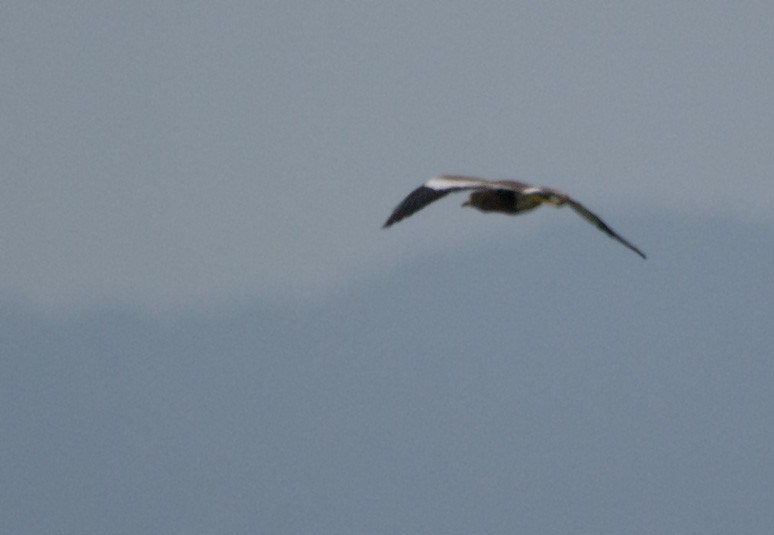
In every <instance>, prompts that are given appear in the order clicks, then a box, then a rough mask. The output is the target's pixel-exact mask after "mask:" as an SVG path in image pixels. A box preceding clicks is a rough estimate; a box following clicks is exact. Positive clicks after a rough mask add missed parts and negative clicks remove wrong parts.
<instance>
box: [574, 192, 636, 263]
mask: <svg viewBox="0 0 774 535" xmlns="http://www.w3.org/2000/svg"><path fill="white" fill-rule="evenodd" d="M564 200H565V202H566V203H567V204H569V205H570V206H571V207H572V209H573V210H575V211H576V212H578V213H579V214H580V215H581V217H583V218H584V219H585V220H587V221H589V222H590V223H591V224H593V225H594V226H595V227H597V228H598V229H599V230H601V231H602V232H604V233H605V234H607V235H608V236H610V237H611V238H613V239H614V240H618V241H619V242H621V243H622V244H624V245H625V246H626V247H628V248H629V249H631V250H632V251H634V252H635V253H637V254H638V255H640V256H641V257H642V258H643V259H644V258H647V257H646V256H645V253H643V252H642V251H640V250H639V249H638V248H637V247H635V246H634V245H633V244H632V243H630V242H629V241H627V240H626V239H624V238H623V236H621V235H620V234H618V233H617V232H615V231H614V230H613V229H611V228H610V227H609V226H607V223H605V222H604V221H602V220H601V219H600V218H599V216H597V214H595V213H594V212H592V211H591V210H589V209H588V208H586V207H585V206H583V205H582V204H581V203H579V202H578V201H576V200H575V199H573V198H571V197H569V196H567V195H565V196H564Z"/></svg>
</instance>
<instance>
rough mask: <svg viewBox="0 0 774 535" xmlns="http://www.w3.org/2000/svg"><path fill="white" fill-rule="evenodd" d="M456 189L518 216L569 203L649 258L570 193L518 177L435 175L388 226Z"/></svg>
mask: <svg viewBox="0 0 774 535" xmlns="http://www.w3.org/2000/svg"><path fill="white" fill-rule="evenodd" d="M456 191H470V192H471V193H470V196H469V197H468V200H467V201H466V202H465V203H464V204H463V205H462V206H472V207H473V208H477V209H478V210H481V211H482V212H501V213H504V214H509V215H516V214H520V213H522V212H527V211H530V210H534V209H535V208H537V207H538V206H540V205H541V204H551V205H553V206H556V207H559V206H563V205H565V204H567V205H569V206H570V207H572V208H573V210H575V211H576V212H577V213H578V214H580V215H581V216H582V217H583V218H584V219H586V220H587V221H589V222H590V223H592V224H594V225H595V226H596V227H597V228H598V229H599V230H601V231H602V232H604V233H605V234H607V235H608V236H610V237H611V238H613V239H615V240H618V241H619V242H621V243H622V244H623V245H625V246H626V247H628V248H629V249H631V250H632V251H634V252H635V253H637V254H638V255H640V256H641V257H642V258H645V254H644V253H643V252H642V251H640V250H639V249H638V248H637V247H635V246H634V245H632V244H631V243H629V242H628V241H626V240H625V239H624V238H622V237H621V236H620V235H618V234H617V233H616V232H614V231H613V229H611V228H610V227H608V226H607V224H605V223H604V222H603V221H602V220H601V219H600V218H599V217H597V216H596V215H595V214H594V213H593V212H591V211H590V210H588V209H587V208H586V207H585V206H583V205H582V204H580V203H579V202H577V201H575V200H574V199H572V198H571V197H570V196H569V195H567V194H566V193H563V192H561V191H559V190H555V189H552V188H543V187H539V186H532V185H530V184H525V183H523V182H517V181H515V180H484V179H480V178H475V177H469V176H458V175H444V176H439V177H435V178H431V179H430V180H428V181H427V182H425V183H424V184H423V185H421V186H419V187H418V188H417V189H415V190H414V191H412V192H411V193H410V194H409V195H408V196H407V197H406V198H405V199H403V201H402V202H401V203H400V204H399V205H398V206H397V208H395V210H394V211H393V212H392V215H390V217H389V219H387V222H386V223H385V224H384V228H386V227H389V226H390V225H392V224H394V223H397V222H398V221H400V220H401V219H404V218H406V217H408V216H410V215H412V214H413V213H415V212H418V211H419V210H421V209H422V208H424V207H425V206H427V205H428V204H430V203H431V202H433V201H437V200H438V199H440V198H442V197H445V196H446V195H448V194H449V193H452V192H456Z"/></svg>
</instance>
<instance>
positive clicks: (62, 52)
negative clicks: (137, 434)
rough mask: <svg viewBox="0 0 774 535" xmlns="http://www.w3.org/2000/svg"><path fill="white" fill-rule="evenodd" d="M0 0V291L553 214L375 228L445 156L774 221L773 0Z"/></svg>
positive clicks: (340, 259) (310, 256)
mask: <svg viewBox="0 0 774 535" xmlns="http://www.w3.org/2000/svg"><path fill="white" fill-rule="evenodd" d="M0 9H2V21H0V25H2V26H1V29H2V35H3V46H2V49H3V50H2V53H1V54H2V55H0V58H2V59H1V60H0V61H2V72H3V76H2V86H3V95H4V97H3V102H2V104H1V106H2V125H1V126H0V136H1V137H0V143H2V146H3V147H4V150H3V153H4V154H5V157H4V158H3V162H2V164H0V165H2V169H1V172H2V180H3V190H4V191H3V195H2V201H0V202H2V210H0V227H1V228H2V229H3V231H2V233H0V240H2V242H0V245H1V246H2V249H3V251H4V255H3V269H2V270H1V274H0V289H2V291H3V292H4V293H7V294H12V295H15V296H17V297H20V298H23V299H29V300H32V301H33V302H35V303H37V304H39V305H43V306H56V307H62V306H67V305H72V304H75V305H84V304H85V305H94V304H100V303H104V302H118V303H121V302H132V303H134V304H136V305H142V306H149V307H151V308H157V307H166V306H169V305H176V304H191V303H196V302H199V300H201V299H206V300H207V301H208V302H212V301H213V300H216V301H217V300H228V299H231V298H245V297H259V298H272V299H279V300H284V299H286V298H288V297H292V298H299V297H300V298H304V297H310V296H313V295H319V292H320V291H323V292H325V293H327V292H330V291H331V290H335V289H336V288H341V287H342V286H343V285H346V284H347V283H348V281H351V280H364V279H368V278H369V277H373V276H376V275H377V274H378V273H379V272H380V271H382V270H384V269H393V268H395V267H396V266H398V265H399V264H400V263H401V262H403V261H404V260H405V259H406V258H410V257H411V256H413V255H416V254H418V253H419V252H420V251H422V250H423V249H425V248H426V247H432V248H433V249H435V250H442V249H445V248H458V247H463V248H464V247H466V246H469V244H470V243H472V241H473V240H474V239H476V238H477V237H480V236H481V235H483V234H486V233H488V232H491V231H493V229H497V232H511V233H512V234H511V235H510V236H512V239H513V241H514V242H516V243H517V242H518V241H519V237H518V236H519V234H518V233H519V232H521V229H520V228H518V227H522V226H524V225H527V226H528V228H529V231H528V232H545V230H544V229H542V227H541V226H540V224H539V223H535V224H533V225H530V223H525V222H524V221H523V220H519V221H518V222H516V221H512V220H510V219H501V218H496V219H495V220H490V221H481V220H480V218H476V219H475V220H471V217H472V214H468V213H465V214H461V213H457V212H458V210H456V207H454V206H452V204H454V203H451V204H449V205H448V206H445V207H440V206H439V207H434V211H435V213H434V214H433V215H432V216H428V217H432V218H433V221H432V223H431V222H427V221H412V222H411V223H412V225H413V226H414V228H413V229H410V230H405V231H403V230H401V229H397V228H396V229H395V232H390V233H389V234H385V233H382V232H380V231H379V225H380V224H381V223H382V222H383V219H384V218H385V217H386V215H387V214H388V213H389V211H390V210H391V209H392V208H393V206H394V205H395V204H396V203H397V202H398V201H399V200H400V198H401V197H402V196H403V195H404V194H405V193H407V192H408V191H409V190H410V188H413V187H415V186H416V185H417V184H419V183H420V182H422V181H424V180H426V179H427V178H429V177H431V176H434V175H436V174H439V173H444V172H463V173H469V174H480V175H483V176H490V177H515V178H520V179H522V180H525V181H532V182H537V183H546V184H549V185H554V186H556V187H560V188H563V189H565V190H567V191H569V192H570V193H573V194H575V195H577V196H578V197H579V198H580V199H581V200H583V201H585V202H586V203H588V204H589V205H590V206H591V207H592V208H594V209H596V210H597V211H599V212H601V214H602V215H607V217H608V219H612V221H611V224H615V217H616V216H618V215H620V214H621V213H629V212H632V211H634V212H636V213H638V214H640V215H641V216H642V217H645V218H656V217H662V216H664V215H668V214H675V213H681V214H685V215H686V216H688V217H699V216H706V215H712V214H719V215H721V216H723V217H727V218H731V219H739V220H743V221H757V222H759V223H762V224H770V223H771V210H770V207H771V205H772V202H773V201H774V185H773V184H772V181H771V178H770V177H771V175H772V170H774V156H772V151H771V150H770V147H771V143H770V141H771V139H772V137H774V136H773V135H772V134H773V133H772V129H773V128H774V127H773V126H772V125H773V124H774V121H773V120H772V119H773V118H772V113H774V112H772V110H774V106H773V104H774V102H772V100H773V99H774V97H773V96H772V95H774V66H773V65H772V62H771V61H770V54H769V51H770V50H771V49H772V45H774V31H772V30H773V28H772V25H774V22H772V21H774V7H772V6H771V4H770V3H768V2H745V3H741V4H730V3H727V2H641V3H634V4H632V3H627V4H623V3H611V2H587V3H583V4H579V3H576V2H540V3H530V4H518V3H513V2H492V3H488V4H480V3H472V2H471V3H464V2H452V3H449V2H446V3H444V4H434V3H416V2H413V1H412V2H409V1H407V2H390V3H384V4H383V3H374V2H257V3H231V4H228V5H218V6H215V5H213V4H211V3H209V2H200V3H191V2H187V3H174V2H165V3H154V4H135V3H129V4H121V3H113V4H109V3H91V2H69V3H31V2H6V3H4V6H3V7H2V8H0ZM552 216H554V217H556V216H555V215H554V214H552ZM538 220H539V221H545V220H546V219H545V218H544V217H542V216H540V217H538ZM471 221H475V224H473V225H471ZM567 224H573V223H571V222H569V221H568V222H567ZM444 227H445V229H446V230H445V231H444V230H442V229H443V228H444ZM506 229H507V230H506ZM620 230H621V232H622V233H624V234H625V235H629V236H631V238H632V240H633V241H635V242H636V241H637V240H636V238H637V237H638V236H637V234H638V231H639V233H640V234H641V232H642V231H641V230H639V229H637V228H622V229H620ZM402 233H403V235H401V234H402ZM407 233H408V234H410V235H411V236H412V239H407V238H406V234H407ZM589 238H590V241H589V246H590V247H595V248H598V249H599V250H600V253H601V251H605V254H607V253H609V254H611V255H615V254H616V253H618V251H614V250H612V249H611V250H606V249H604V246H605V244H600V243H598V242H597V243H595V242H594V241H592V240H591V238H592V237H589ZM655 238H656V239H668V237H655ZM640 241H641V240H640ZM466 244H467V245H466ZM642 247H643V249H645V250H649V251H650V252H651V253H652V254H653V255H655V256H656V257H657V256H658V247H659V244H658V242H651V243H642Z"/></svg>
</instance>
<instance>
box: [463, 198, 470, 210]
mask: <svg viewBox="0 0 774 535" xmlns="http://www.w3.org/2000/svg"><path fill="white" fill-rule="evenodd" d="M465 206H470V200H469V199H468V200H467V201H465V202H464V203H462V207H463V208H464V207H465Z"/></svg>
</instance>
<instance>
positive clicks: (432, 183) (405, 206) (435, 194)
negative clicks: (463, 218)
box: [382, 175, 502, 228]
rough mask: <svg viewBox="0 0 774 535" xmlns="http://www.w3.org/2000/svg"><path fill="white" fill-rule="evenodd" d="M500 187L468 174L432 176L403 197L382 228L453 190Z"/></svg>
mask: <svg viewBox="0 0 774 535" xmlns="http://www.w3.org/2000/svg"><path fill="white" fill-rule="evenodd" d="M498 187H500V188H502V186H496V183H495V182H490V181H488V180H481V179H479V178H473V177H466V176H451V175H449V176H438V177H435V178H431V179H430V180H428V181H427V182H425V183H424V184H422V185H421V186H419V187H418V188H417V189H415V190H414V191H412V192H411V193H409V194H408V196H407V197H406V198H405V199H403V201H402V202H401V203H400V204H399V205H398V206H397V207H396V208H395V210H393V212H392V215H390V217H389V219H387V222H386V223H384V226H383V227H382V228H387V227H389V226H390V225H392V224H393V223H397V222H398V221H400V220H401V219H405V218H407V217H408V216H410V215H411V214H413V213H415V212H418V211H419V210H421V209H422V208H424V207H425V206H427V205H428V204H430V203H431V202H433V201H437V200H438V199H440V198H441V197H445V196H446V195H448V194H449V193H451V192H453V191H462V190H471V189H482V188H498Z"/></svg>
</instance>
